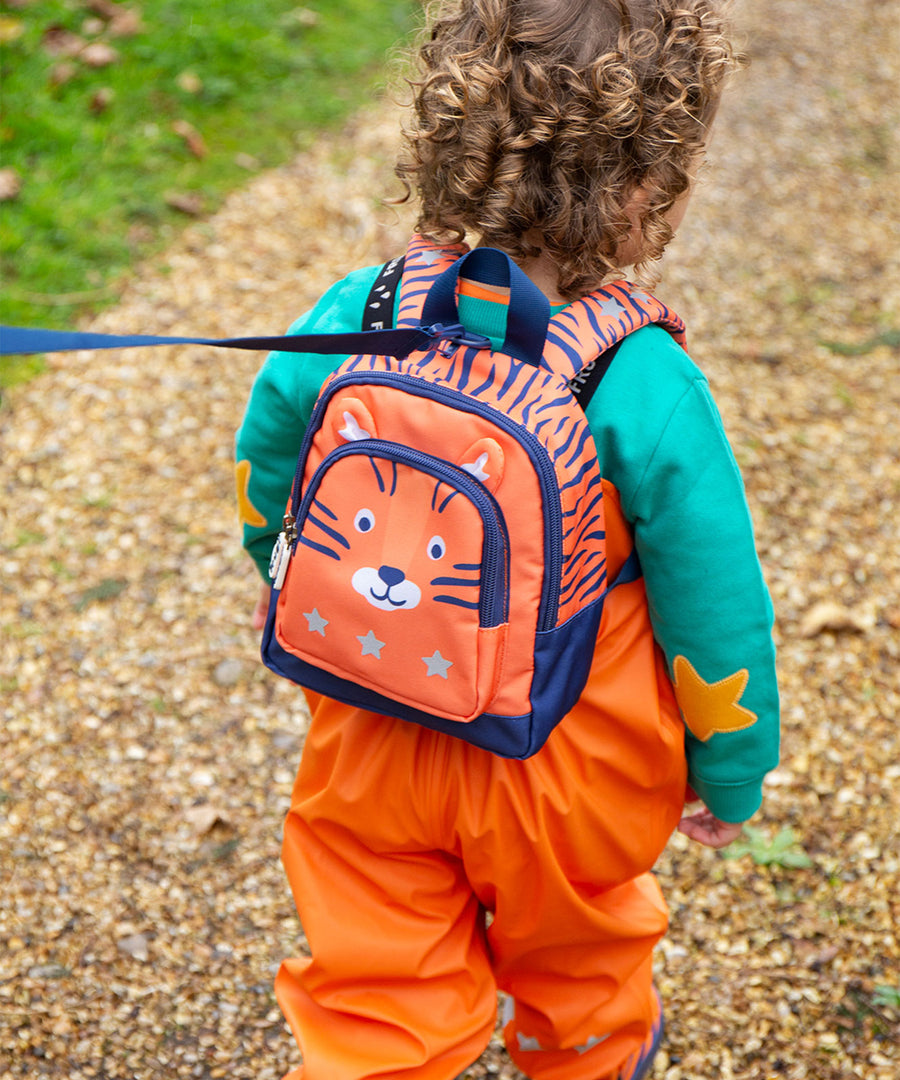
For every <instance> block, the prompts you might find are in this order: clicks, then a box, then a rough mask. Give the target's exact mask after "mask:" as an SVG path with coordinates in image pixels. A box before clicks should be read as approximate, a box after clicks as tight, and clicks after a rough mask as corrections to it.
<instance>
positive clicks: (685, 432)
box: [592, 330, 779, 821]
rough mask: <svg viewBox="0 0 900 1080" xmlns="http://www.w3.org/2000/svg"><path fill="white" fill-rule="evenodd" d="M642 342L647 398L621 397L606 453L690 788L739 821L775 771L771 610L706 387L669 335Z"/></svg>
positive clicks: (642, 394) (637, 394)
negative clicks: (663, 665)
mask: <svg viewBox="0 0 900 1080" xmlns="http://www.w3.org/2000/svg"><path fill="white" fill-rule="evenodd" d="M654 333H655V334H657V335H659V334H661V333H663V332H662V331H658V330H656V331H654ZM638 337H640V334H637V335H635V338H636V339H637V338H638ZM647 340H649V341H650V345H651V348H650V351H649V353H647V352H645V355H644V356H643V357H641V358H640V359H641V361H642V363H641V367H642V374H643V376H644V377H643V378H641V380H640V388H639V389H638V390H636V391H634V392H632V393H631V396H630V397H629V391H628V389H627V388H626V387H625V386H623V385H620V386H619V387H618V391H621V392H622V394H623V396H624V397H625V407H624V412H625V418H624V423H623V424H622V425H621V426H620V428H619V432H620V434H619V435H618V436H617V438H618V439H619V442H618V445H615V446H612V447H611V448H610V453H611V457H612V459H614V461H615V464H614V467H617V468H618V471H619V477H618V478H617V481H616V482H617V486H618V487H619V493H620V495H621V497H622V508H623V510H624V512H625V515H626V517H627V518H628V520H629V521H630V522H631V523H632V526H633V528H634V536H635V546H636V547H637V551H638V555H639V557H640V560H641V565H642V568H643V573H644V580H645V584H646V588H647V597H648V602H649V607H650V617H651V621H652V624H653V630H654V636H655V637H656V640H657V641H658V643H659V645H660V646H661V648H662V650H663V652H664V654H665V656H666V660H667V663H668V667H669V672H670V675H671V677H672V681H673V685H674V688H675V695H676V698H677V700H678V704H679V707H680V709H681V712H682V715H683V717H684V720H685V725H686V735H685V739H686V752H687V758H688V768H689V778H690V783H691V786H692V787H693V788H694V790H695V791H696V792H697V794H698V795H699V796H700V797H701V798H702V799H703V801H704V802H705V803H706V805H707V806H708V807H709V808H710V810H712V812H713V813H714V814H715V815H716V816H717V817H719V818H721V819H722V820H723V821H745V820H746V819H747V818H749V817H750V816H751V815H752V814H754V813H755V812H756V810H757V809H758V808H759V805H760V803H761V800H762V782H763V778H764V777H765V775H766V773H767V772H768V771H769V770H771V769H772V768H774V767H775V765H776V764H777V763H778V743H779V705H778V687H777V681H776V674H775V655H774V646H773V642H772V624H773V612H772V604H771V601H770V598H769V593H768V590H767V588H766V585H765V582H764V580H763V576H762V570H761V568H760V563H759V558H758V555H757V552H756V544H755V540H754V535H753V525H752V522H751V519H750V512H749V509H748V507H747V501H746V497H745V494H744V486H743V481H742V479H741V476H740V472H739V470H738V466H737V463H736V461H735V459H734V456H733V454H732V451H731V448H730V446H729V443H728V440H727V438H726V435H725V431H724V428H723V425H722V421H721V418H720V416H719V412H718V410H717V408H716V405H715V403H714V401H713V398H712V395H711V393H710V390H709V386H708V384H707V381H706V379H705V378H704V377H703V375H702V374H701V373H700V372H699V370H698V369H697V368H696V367H695V366H694V365H693V364H691V363H690V361H689V360H688V358H687V357H686V355H685V354H684V353H683V352H682V350H680V349H678V347H677V346H675V345H674V343H671V339H669V341H668V342H666V343H665V344H664V345H662V346H660V345H659V338H658V337H657V338H656V339H653V338H651V337H650V336H649V335H646V336H645V342H646V341H647ZM654 340H655V341H656V344H655V345H654ZM635 344H637V342H635ZM654 352H656V355H654ZM625 356H626V354H625V349H624V348H623V350H622V352H621V353H620V358H622V359H625ZM619 362H620V361H619V358H617V361H616V364H614V365H613V367H612V368H611V369H610V374H612V371H613V370H614V369H615V367H616V365H617V364H619ZM623 367H624V366H623ZM621 374H622V369H620V372H619V375H618V377H621ZM605 381H606V380H604V382H605ZM603 385H604V384H601V387H603ZM606 389H607V390H608V391H613V392H614V393H615V392H616V387H615V386H611V387H609V388H606ZM598 396H599V395H598ZM595 400H596V399H595ZM605 401H606V402H607V406H608V407H609V408H613V407H614V406H613V405H612V403H611V402H610V400H609V398H606V399H605ZM592 427H593V424H592ZM623 440H624V442H627V443H628V444H629V445H628V446H627V448H626V447H625V446H624V445H623Z"/></svg>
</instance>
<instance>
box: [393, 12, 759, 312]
mask: <svg viewBox="0 0 900 1080" xmlns="http://www.w3.org/2000/svg"><path fill="white" fill-rule="evenodd" d="M725 6H726V0H456V2H454V3H447V2H442V3H439V4H438V6H437V11H436V13H435V15H434V18H433V19H432V21H431V26H430V31H429V32H428V36H427V37H426V38H425V40H424V41H423V42H422V44H421V45H420V47H419V49H418V59H419V64H420V68H421V74H420V77H419V78H417V79H414V80H413V81H411V83H410V85H411V86H412V87H413V90H414V94H415V97H414V102H413V106H414V107H413V109H412V110H411V113H410V120H409V123H408V125H407V128H406V130H405V132H404V134H405V145H404V150H403V152H402V154H401V158H400V160H399V162H398V165H397V175H398V176H399V177H400V179H401V180H402V181H403V183H404V185H405V187H406V196H405V197H404V198H403V199H401V200H400V201H406V200H407V199H409V198H410V197H411V195H412V192H413V191H415V193H416V195H417V196H418V199H419V204H420V214H419V219H418V222H417V228H418V230H419V231H420V232H422V233H424V234H425V235H427V236H429V237H431V238H432V239H434V240H436V241H438V242H446V241H448V240H454V241H459V240H462V239H463V238H464V237H465V236H466V234H467V233H475V234H477V235H478V237H479V238H480V242H481V243H484V244H487V245H490V246H492V247H499V248H501V249H502V250H504V251H506V252H507V253H508V254H509V255H510V256H511V257H512V258H514V259H517V260H519V261H526V260H528V259H531V258H535V257H536V256H538V255H539V254H540V253H541V251H542V250H543V251H544V252H546V253H547V255H548V256H549V257H550V258H551V259H552V260H553V262H554V263H555V265H556V267H557V269H558V274H559V282H558V290H559V292H560V294H561V295H562V296H564V297H567V298H570V299H571V298H574V297H577V296H579V295H582V294H584V293H585V292H587V291H589V290H590V289H592V288H595V287H597V286H598V285H599V284H601V283H602V282H603V281H604V280H607V279H608V278H609V277H610V276H611V275H616V274H621V267H619V266H618V265H617V263H616V253H617V251H620V250H621V247H622V245H623V242H624V241H625V239H626V238H627V237H628V236H629V234H631V232H632V227H633V226H632V222H631V221H630V220H629V216H628V213H627V212H626V207H628V205H629V202H630V200H631V198H632V196H633V195H634V193H635V191H636V189H638V188H642V189H643V191H642V194H643V196H644V197H645V199H646V203H645V210H644V212H643V214H642V221H641V225H640V228H641V242H640V250H641V254H640V256H639V259H638V262H637V265H636V271H637V273H638V274H639V275H640V274H641V272H642V271H646V269H647V268H648V265H649V264H650V263H652V262H653V261H655V260H657V259H658V258H659V257H660V256H661V255H662V253H663V250H664V248H665V247H666V245H667V244H668V242H669V240H670V239H671V237H672V227H671V226H670V224H669V222H668V221H667V220H666V214H667V212H668V211H669V210H670V209H671V208H672V206H673V205H674V204H675V203H676V202H677V201H678V199H679V197H681V196H682V195H684V194H685V193H686V192H687V191H688V190H689V188H690V185H691V181H692V176H693V171H694V169H695V168H696V165H697V163H698V159H699V157H700V155H701V154H702V152H703V148H704V144H705V141H706V137H707V129H708V126H709V124H710V123H711V121H712V118H713V116H714V114H715V111H716V107H717V105H718V102H719V98H720V95H721V90H722V86H723V82H724V80H725V78H726V76H727V74H728V73H729V71H730V70H731V69H732V68H734V67H735V66H736V65H737V64H738V63H739V62H740V58H739V57H738V56H737V55H736V53H735V51H734V49H733V48H732V45H731V43H730V41H729V38H728V36H727V29H726V23H725V12H724V8H725Z"/></svg>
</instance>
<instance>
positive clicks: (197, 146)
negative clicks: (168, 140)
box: [172, 120, 208, 158]
mask: <svg viewBox="0 0 900 1080" xmlns="http://www.w3.org/2000/svg"><path fill="white" fill-rule="evenodd" d="M172 130H173V131H174V132H175V134H176V135H178V136H179V137H180V138H182V139H184V142H185V145H186V146H187V148H188V150H190V152H191V153H192V154H193V155H194V157H196V158H205V157H206V155H207V152H208V151H207V149H206V143H205V142H204V141H203V136H202V135H201V134H200V132H199V131H198V130H197V129H196V128H195V127H194V125H193V124H189V123H188V122H187V120H175V121H173V123H172Z"/></svg>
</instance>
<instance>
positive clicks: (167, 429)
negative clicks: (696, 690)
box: [0, 0, 900, 1080]
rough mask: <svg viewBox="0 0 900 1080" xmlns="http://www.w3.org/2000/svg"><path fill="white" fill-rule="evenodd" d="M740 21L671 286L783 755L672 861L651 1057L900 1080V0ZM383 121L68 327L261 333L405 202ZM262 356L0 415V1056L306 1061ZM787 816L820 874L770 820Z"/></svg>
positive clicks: (486, 1067)
mask: <svg viewBox="0 0 900 1080" xmlns="http://www.w3.org/2000/svg"><path fill="white" fill-rule="evenodd" d="M738 11H739V13H740V18H741V22H742V25H743V26H744V28H745V30H746V33H747V39H748V46H749V51H750V52H751V54H752V57H753V65H752V67H751V68H750V69H749V71H747V72H746V73H744V74H743V75H742V76H741V77H740V79H739V80H738V83H737V85H736V87H735V90H734V92H733V93H732V94H731V95H730V96H729V99H728V101H727V103H726V104H725V105H724V106H723V109H722V113H721V117H720V122H719V124H718V129H717V133H716V137H715V140H714V144H713V148H712V154H711V165H710V177H711V179H712V180H714V182H712V183H710V184H708V185H706V186H703V187H701V189H700V190H699V191H698V193H697V196H696V198H695V203H694V205H693V206H692V209H691V213H690V215H689V217H688V220H687V222H686V224H685V226H684V229H683V232H682V234H681V235H680V236H679V238H678V241H677V243H676V245H674V246H673V249H672V253H671V256H670V258H669V260H668V261H669V265H668V268H667V271H666V278H665V281H664V284H663V286H662V287H661V289H660V292H661V293H662V295H663V296H664V298H665V299H666V300H667V301H668V302H669V303H670V304H671V305H672V306H673V307H674V308H675V309H676V310H678V311H679V312H680V313H681V314H682V315H683V316H684V317H685V318H686V320H687V322H688V326H689V329H690V332H691V340H692V342H693V343H694V347H693V352H694V355H695V357H696V359H697V360H698V362H699V363H700V364H701V366H703V368H704V369H705V370H706V371H707V373H708V374H709V377H710V379H711V382H712V384H713V388H714V391H715V393H716V396H717V398H718V400H719V402H720V405H721V408H722V412H723V414H724V416H725V420H726V425H727V427H728V430H729V433H730V436H731V439H732V443H733V445H734V447H735V450H736V453H737V456H738V458H739V460H740V463H741V465H742V468H743V470H744V473H745V477H746V480H747V485H748V490H749V494H750V499H751V503H752V508H753V512H754V517H755V520H756V522H757V527H758V535H759V541H760V547H761V551H762V556H763V560H764V564H765V569H766V573H767V576H768V578H769V581H770V583H771V586H772V590H773V594H774V597H775V601H776V607H777V612H778V627H777V634H778V639H779V645H780V648H781V669H782V687H783V698H784V754H783V761H782V765H781V766H780V768H779V769H778V770H777V772H776V773H775V774H774V776H773V777H772V782H771V784H770V786H769V793H768V797H767V801H766V804H765V807H764V811H763V813H762V814H761V815H760V817H759V819H758V821H757V822H756V824H757V825H758V827H759V829H760V830H762V833H763V834H764V835H763V837H762V838H760V839H759V840H758V841H757V844H756V849H755V851H756V859H754V858H753V857H751V856H750V855H745V856H744V857H742V858H740V859H734V860H724V859H722V858H721V857H720V856H718V855H716V854H714V853H712V852H709V851H706V850H701V849H696V848H693V847H690V848H689V847H688V845H687V842H686V841H684V840H683V838H681V837H675V838H673V840H672V842H671V844H670V846H669V848H668V849H667V851H666V852H665V854H664V856H663V858H662V859H661V862H660V866H659V873H660V877H661V879H662V882H663V885H664V888H665V890H666V892H667V894H668V896H669V898H670V900H671V904H672V929H671V933H670V935H669V937H668V938H667V939H666V941H665V943H664V944H663V946H662V947H661V949H660V951H659V957H658V968H659V971H658V976H659V982H660V985H661V988H662V991H663V994H664V997H665V998H666V1000H667V1003H668V1004H667V1010H668V1020H669V1038H668V1041H667V1044H666V1051H665V1053H663V1054H661V1055H660V1057H659V1059H658V1062H657V1065H656V1068H655V1071H654V1073H653V1077H654V1078H656V1080H661V1078H665V1080H720V1078H721V1080H758V1078H760V1080H766V1078H769V1077H785V1078H789V1080H803V1078H808V1080H838V1078H842V1080H843V1078H847V1077H859V1078H862V1080H896V1077H897V1076H898V1075H900V1010H898V1001H897V997H896V995H897V994H900V938H898V923H900V899H898V898H900V836H898V833H900V829H898V822H900V753H898V744H900V735H898V726H897V724H898V719H900V674H898V671H900V663H898V656H900V535H898V522H900V505H898V504H900V465H898V455H900V451H898V444H900V437H898V429H900V424H898V420H900V370H898V369H900V358H898V341H900V223H898V209H897V208H898V205H900V191H898V187H897V181H896V176H897V173H898V166H900V160H898V158H900V155H898V141H897V139H898V134H897V133H898V130H900V123H898V121H900V116H898V104H897V87H898V85H900V11H898V5H897V4H896V3H894V2H893V0H859V2H858V3H856V4H854V5H846V4H843V3H838V2H837V0H818V2H814V0H791V2H790V3H787V4H785V3H776V2H775V0H756V2H751V0H743V2H742V3H740V4H739V6H738ZM394 130H395V123H394V118H393V117H392V116H382V117H381V118H379V119H375V118H374V117H373V116H367V117H361V118H360V119H359V120H358V121H357V123H356V124H355V125H353V126H351V127H350V128H349V129H347V130H346V131H345V132H343V133H342V134H341V136H340V137H335V138H333V139H328V140H323V141H322V142H321V144H319V145H318V146H317V148H316V150H315V151H314V152H313V153H311V154H309V155H305V156H303V157H301V158H299V159H298V160H296V161H295V162H293V163H292V164H291V165H290V166H288V167H286V168H284V169H282V170H279V171H277V172H274V173H267V174H265V175H261V176H260V177H258V178H257V179H256V180H255V181H254V182H253V183H252V184H251V185H250V186H249V187H247V188H246V189H245V190H242V191H240V192H238V193H236V194H235V195H234V196H233V197H232V198H230V199H229V200H228V202H227V204H226V206H225V207H224V208H223V209H222V211H221V212H220V213H218V214H217V215H216V216H215V217H214V218H212V219H210V220H208V221H204V222H202V223H196V224H192V225H191V226H190V227H189V228H188V229H187V231H186V233H185V234H184V236H183V238H182V239H181V240H180V241H179V242H178V243H177V244H176V245H175V246H174V247H173V248H172V249H171V250H170V251H169V252H168V253H166V255H165V256H164V257H161V258H159V259H156V260H154V261H153V263H152V264H150V265H147V266H143V267H140V268H138V269H137V270H136V271H135V273H134V276H133V278H132V280H131V281H130V282H129V283H127V285H126V286H125V287H124V289H123V292H122V297H121V303H120V304H119V305H118V306H117V307H116V308H115V309H112V310H109V311H107V312H105V313H104V314H103V315H102V316H101V317H99V318H97V319H96V320H94V323H93V325H94V327H95V328H97V329H107V330H117V331H125V330H128V329H132V330H135V331H154V330H155V331H160V332H168V333H197V334H204V335H210V336H219V335H223V336H224V335H232V334H235V335H236V334H242V333H251V332H259V333H274V332H278V331H280V330H281V329H282V328H283V327H284V326H286V325H287V324H288V323H289V322H290V321H291V320H292V319H293V318H294V317H295V316H296V315H297V314H298V313H299V312H300V311H302V310H303V309H304V308H306V307H307V306H309V305H310V304H311V303H312V302H313V301H314V300H315V298H316V297H317V295H318V293H319V292H320V291H321V289H322V288H323V286H324V285H326V284H327V283H329V282H330V281H331V280H332V279H333V278H335V277H337V276H339V275H341V274H343V273H344V272H346V271H347V270H349V269H351V268H353V267H354V266H357V265H361V264H365V263H372V262H376V261H379V260H383V259H386V258H388V257H389V256H390V255H392V254H395V253H396V252H397V251H398V250H399V249H400V248H401V247H402V245H403V241H404V238H405V235H406V232H407V229H408V221H407V220H404V218H403V216H402V215H401V216H397V215H395V214H394V213H393V212H392V211H388V210H383V209H377V208H376V202H375V196H377V195H378V194H380V193H382V192H384V191H385V190H387V189H389V187H390V184H389V176H390V168H389V160H390V156H391V147H392V145H393V144H394ZM835 346H840V347H841V351H835ZM259 362H260V357H259V356H256V355H254V354H237V353H236V354H230V353H225V352H220V351H214V350H209V349H202V348H189V349H180V350H154V351H152V352H142V351H137V350H135V351H128V352H124V353H107V354H102V353H101V354H93V355H92V354H70V355H66V356H62V357H58V358H51V360H50V367H49V370H48V371H47V372H46V373H45V374H44V375H43V376H41V377H40V378H39V379H37V380H35V381H34V382H33V383H31V384H30V385H28V386H27V387H24V388H20V389H18V390H16V391H14V392H12V393H10V394H9V395H8V397H7V399H6V401H5V403H4V406H3V409H2V411H0V460H2V468H0V482H2V485H3V494H4V499H3V511H2V516H0V571H2V578H0V631H2V633H0V695H2V703H0V711H2V718H3V724H2V728H0V889H2V893H0V896H2V899H0V1077H3V1078H4V1080H5V1078H25V1077H27V1078H34V1077H44V1076H47V1077H54V1078H57V1077H58V1078H67V1080H69V1078H71V1080H80V1078H87V1077H98V1078H103V1080H107V1078H109V1080H114V1078H134V1080H148V1078H151V1077H152V1078H160V1080H162V1078H166V1080H169V1078H176V1077H177V1078H181V1077H185V1078H190V1077H195V1078H199V1080H203V1078H213V1077H229V1078H231V1080H250V1078H253V1080H275V1078H277V1077H278V1076H280V1075H281V1073H282V1072H283V1071H285V1070H286V1069H287V1068H288V1067H290V1066H291V1065H294V1064H296V1055H295V1050H294V1047H293V1044H292V1040H291V1039H290V1037H289V1036H288V1034H287V1033H286V1031H285V1029H284V1025H283V1023H282V1021H281V1018H280V1014H279V1013H278V1010H277V1008H276V1006H275V1002H274V998H273V995H272V991H271V983H272V978H273V975H274V972H275V969H276V967H277V964H278V962H279V960H280V958H281V957H282V956H284V955H287V954H290V953H292V952H294V951H296V950H298V949H302V948H303V941H302V937H301V935H300V930H299V927H298V925H297V922H296V917H295V915H294V912H293V907H292V905H291V903H290V901H289V898H288V894H287V888H286V885H285V883H284V880H283V877H282V872H281V869H280V866H279V864H278V859H277V855H278V843H279V834H280V828H281V821H282V818H283V815H284V812H285V810H286V807H287V803H288V798H289V793H290V787H291V782H292V778H293V773H294V770H295V766H296V762H297V759H298V753H299V748H300V744H301V741H302V736H303V730H304V724H305V716H304V712H303V708H302V707H301V705H300V703H299V700H298V695H297V694H296V693H294V692H293V691H292V689H291V687H290V686H288V685H287V684H285V683H282V682H281V681H279V680H276V679H275V677H274V676H272V677H270V676H269V675H267V674H266V673H264V672H263V670H262V669H261V668H260V666H259V664H258V661H257V658H256V657H257V643H256V639H255V634H254V633H253V632H252V631H251V629H250V627H249V614H250V609H251V605H252V599H253V596H254V593H255V589H256V583H255V581H254V577H253V572H252V570H251V568H250V565H249V562H248V561H247V560H245V558H244V557H243V555H242V553H241V551H240V548H239V544H238V539H237V528H236V523H235V515H234V510H233V500H232V479H231V447H232V435H233V431H234V429H235V427H236V426H237V424H238V422H239V420H240V415H241V411H242V405H243V401H244V399H245V397H246V394H247V391H248V388H249V385H250V382H251V380H252V377H253V373H254V371H255V369H256V367H257V365H258V363H259ZM788 828H789V829H791V830H792V831H793V836H794V841H795V846H794V847H792V848H789V851H790V853H791V854H792V855H800V854H801V853H802V852H805V854H806V856H808V862H809V865H807V866H802V865H801V866H794V865H791V862H792V861H796V862H803V861H804V860H803V859H802V858H798V859H796V860H792V858H791V856H790V855H788V856H787V857H786V856H785V855H784V853H782V854H781V855H779V854H778V853H777V851H774V852H773V850H771V846H770V845H768V844H767V842H766V841H770V840H772V839H774V838H775V837H776V836H778V835H779V834H780V833H781V831H782V830H783V829H788ZM782 839H784V840H786V842H788V843H789V842H790V838H789V837H782ZM767 858H768V859H770V860H774V861H770V862H769V863H768V864H767V863H766V859H767ZM891 988H893V991H894V997H893V998H892V995H891V993H890V989H891ZM486 1074H499V1075H500V1076H502V1077H507V1078H512V1077H516V1076H518V1074H517V1073H516V1072H515V1070H513V1069H512V1066H511V1065H510V1064H509V1061H508V1059H507V1058H506V1057H505V1055H504V1053H503V1051H502V1050H501V1049H500V1046H499V1043H498V1044H497V1045H496V1046H492V1047H491V1048H490V1049H489V1050H488V1051H487V1052H486V1053H485V1055H484V1056H483V1057H482V1059H481V1061H480V1062H479V1063H478V1064H477V1065H475V1066H473V1068H472V1069H471V1070H470V1075H471V1076H472V1077H480V1076H484V1075H486Z"/></svg>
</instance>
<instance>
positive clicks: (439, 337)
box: [422, 323, 491, 349]
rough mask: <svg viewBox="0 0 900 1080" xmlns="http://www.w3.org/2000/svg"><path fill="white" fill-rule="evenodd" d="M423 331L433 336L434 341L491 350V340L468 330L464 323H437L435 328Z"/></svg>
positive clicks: (424, 328)
mask: <svg viewBox="0 0 900 1080" xmlns="http://www.w3.org/2000/svg"><path fill="white" fill-rule="evenodd" d="M422 329H423V330H425V331H426V332H427V333H429V334H430V335H431V339H432V341H438V342H440V341H446V342H448V343H449V344H451V345H461V346H463V347H465V348H473V349H490V348H491V339H490V338H487V337H485V336H484V334H475V333H473V332H472V331H471V330H467V329H466V328H465V327H464V326H463V324H462V323H446V324H444V323H435V324H434V325H433V326H424V327H422Z"/></svg>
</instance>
